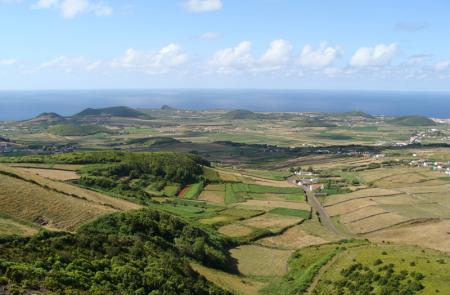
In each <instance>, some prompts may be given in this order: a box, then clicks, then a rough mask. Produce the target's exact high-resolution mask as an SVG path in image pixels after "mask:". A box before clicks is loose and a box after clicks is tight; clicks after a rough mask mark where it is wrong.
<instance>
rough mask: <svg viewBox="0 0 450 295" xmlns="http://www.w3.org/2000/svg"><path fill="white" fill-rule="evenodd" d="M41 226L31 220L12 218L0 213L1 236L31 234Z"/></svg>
mask: <svg viewBox="0 0 450 295" xmlns="http://www.w3.org/2000/svg"><path fill="white" fill-rule="evenodd" d="M39 229H40V227H39V226H38V225H36V224H33V223H31V222H27V221H25V220H20V219H17V218H12V217H11V216H8V215H6V214H2V213H0V236H1V235H20V236H31V235H33V234H35V233H37V232H38V231H39Z"/></svg>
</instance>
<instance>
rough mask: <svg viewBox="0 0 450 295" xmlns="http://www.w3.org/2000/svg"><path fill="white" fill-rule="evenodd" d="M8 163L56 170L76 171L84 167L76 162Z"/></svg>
mask: <svg viewBox="0 0 450 295" xmlns="http://www.w3.org/2000/svg"><path fill="white" fill-rule="evenodd" d="M6 165H8V166H10V167H21V168H38V169H55V170H66V171H76V170H79V169H81V168H82V167H83V165H76V164H39V163H14V164H6Z"/></svg>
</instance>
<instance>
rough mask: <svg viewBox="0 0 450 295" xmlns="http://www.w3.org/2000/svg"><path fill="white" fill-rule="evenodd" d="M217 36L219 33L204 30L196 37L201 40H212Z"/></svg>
mask: <svg viewBox="0 0 450 295" xmlns="http://www.w3.org/2000/svg"><path fill="white" fill-rule="evenodd" d="M219 37H220V34H219V33H216V32H206V33H203V34H201V35H200V36H198V38H199V39H201V40H213V39H217V38H219Z"/></svg>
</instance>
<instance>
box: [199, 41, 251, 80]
mask: <svg viewBox="0 0 450 295" xmlns="http://www.w3.org/2000/svg"><path fill="white" fill-rule="evenodd" d="M251 49H252V44H251V43H250V42H249V41H243V42H241V43H239V44H238V45H237V46H236V47H232V48H225V49H222V50H219V51H217V52H216V53H215V54H214V55H213V57H212V58H211V59H210V60H209V62H208V64H209V66H210V67H212V68H214V69H215V70H216V71H217V72H218V73H222V74H231V73H234V72H237V71H239V70H242V69H247V68H248V67H249V66H251V65H252V63H253V57H252V55H251Z"/></svg>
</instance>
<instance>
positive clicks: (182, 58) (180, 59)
mask: <svg viewBox="0 0 450 295" xmlns="http://www.w3.org/2000/svg"><path fill="white" fill-rule="evenodd" d="M187 61H188V55H187V54H186V53H185V52H184V51H183V49H182V48H181V47H180V46H179V45H177V44H169V45H167V46H165V47H163V48H161V49H159V50H158V51H156V52H145V51H139V50H136V49H133V48H130V49H128V50H127V51H126V52H125V54H124V55H123V56H122V57H120V58H118V59H114V60H113V61H112V62H111V63H110V64H111V66H112V67H114V68H117V67H122V68H131V69H137V70H141V71H144V72H147V73H166V72H168V71H170V70H173V69H175V68H178V67H179V66H181V65H183V64H185V63H186V62H187Z"/></svg>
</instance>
